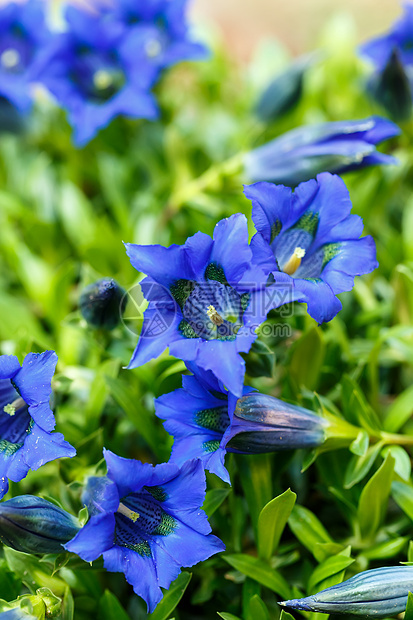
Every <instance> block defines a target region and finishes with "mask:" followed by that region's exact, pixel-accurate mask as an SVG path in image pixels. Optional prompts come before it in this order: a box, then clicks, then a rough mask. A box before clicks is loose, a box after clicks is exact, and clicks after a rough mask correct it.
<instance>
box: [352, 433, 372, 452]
mask: <svg viewBox="0 0 413 620" xmlns="http://www.w3.org/2000/svg"><path fill="white" fill-rule="evenodd" d="M369 440H370V438H369V434H368V432H367V431H366V430H364V429H361V430H360V432H359V434H358V435H357V437H356V439H355V440H354V441H353V442H352V443H351V444H350V448H349V450H350V452H352V453H353V454H357V456H364V455H365V454H366V452H367V449H368V447H369Z"/></svg>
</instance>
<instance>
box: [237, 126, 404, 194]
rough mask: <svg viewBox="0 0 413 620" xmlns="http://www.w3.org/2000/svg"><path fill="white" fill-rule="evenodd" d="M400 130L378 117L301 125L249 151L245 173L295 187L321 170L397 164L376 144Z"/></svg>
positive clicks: (253, 177)
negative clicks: (377, 148) (381, 151)
mask: <svg viewBox="0 0 413 620" xmlns="http://www.w3.org/2000/svg"><path fill="white" fill-rule="evenodd" d="M399 133H400V130H399V128H398V127H397V125H395V124H394V123H392V122H391V121H389V120H387V119H384V118H381V117H379V116H371V117H370V118H365V119H362V120H357V121H337V122H332V123H318V124H316V125H304V126H302V127H297V128H296V129H293V130H292V131H288V132H287V133H285V134H283V135H282V136H279V137H278V138H275V140H271V141H270V142H267V143H266V144H263V145H262V146H259V147H258V148H256V149H254V150H253V151H250V152H248V153H247V154H246V155H245V157H244V165H245V172H246V175H247V177H248V178H249V179H250V180H251V181H270V182H272V183H281V184H283V185H287V186H289V187H294V186H296V185H298V184H299V183H301V182H302V181H308V180H309V179H313V178H314V177H316V176H317V174H319V173H321V172H332V173H335V174H342V173H343V172H350V171H351V170H357V169H359V168H364V167H366V166H375V165H380V164H396V163H397V160H396V159H395V158H394V157H391V156H390V155H385V154H384V153H379V152H378V151H377V150H376V148H375V145H376V144H378V143H379V142H382V141H383V140H388V139H389V138H392V137H393V136H397V135H398V134H399Z"/></svg>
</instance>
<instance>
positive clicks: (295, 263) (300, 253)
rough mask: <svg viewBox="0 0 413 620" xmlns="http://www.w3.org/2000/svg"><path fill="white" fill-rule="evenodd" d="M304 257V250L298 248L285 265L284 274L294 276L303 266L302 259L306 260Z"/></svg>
mask: <svg viewBox="0 0 413 620" xmlns="http://www.w3.org/2000/svg"><path fill="white" fill-rule="evenodd" d="M304 256H305V250H304V248H300V247H299V246H297V247H296V248H295V250H294V252H293V253H292V254H291V256H290V258H289V259H288V261H287V262H286V263H285V265H284V267H283V268H282V270H283V271H284V273H288V275H289V276H292V275H293V274H294V273H295V272H296V271H297V269H298V268H299V266H300V265H301V259H302V258H304Z"/></svg>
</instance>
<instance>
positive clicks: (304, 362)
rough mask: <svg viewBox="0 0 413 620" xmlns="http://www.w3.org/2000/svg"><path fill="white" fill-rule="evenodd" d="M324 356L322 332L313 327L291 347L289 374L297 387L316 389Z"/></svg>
mask: <svg viewBox="0 0 413 620" xmlns="http://www.w3.org/2000/svg"><path fill="white" fill-rule="evenodd" d="M324 356H325V343H324V338H323V332H322V331H321V329H320V328H319V327H314V328H313V329H310V330H309V331H308V332H306V333H305V334H304V335H303V336H302V337H301V338H300V339H299V340H298V341H297V342H296V343H295V344H294V345H293V349H292V356H291V362H290V373H291V376H292V378H293V379H295V381H296V382H297V385H298V386H300V387H301V386H305V387H307V388H308V389H309V390H315V389H316V387H317V385H318V381H319V377H320V373H321V366H322V364H323V361H324Z"/></svg>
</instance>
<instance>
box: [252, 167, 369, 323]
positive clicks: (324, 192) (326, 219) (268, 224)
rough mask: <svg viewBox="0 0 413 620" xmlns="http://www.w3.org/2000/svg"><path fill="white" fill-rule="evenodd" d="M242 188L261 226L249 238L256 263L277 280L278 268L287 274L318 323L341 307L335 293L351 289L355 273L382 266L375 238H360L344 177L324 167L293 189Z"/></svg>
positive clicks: (359, 223) (265, 185)
mask: <svg viewBox="0 0 413 620" xmlns="http://www.w3.org/2000/svg"><path fill="white" fill-rule="evenodd" d="M244 193H245V195H246V197H247V198H249V199H250V200H251V201H252V205H253V208H252V219H253V221H254V224H255V227H256V229H257V231H258V232H257V234H256V235H255V236H254V237H253V239H252V241H251V247H252V248H253V251H254V257H255V260H256V262H258V263H259V264H260V265H261V266H262V267H263V268H264V269H265V270H266V271H267V273H273V274H274V277H275V279H277V277H278V275H279V272H283V273H284V274H286V275H287V277H289V278H290V280H291V286H293V287H294V290H295V296H296V298H299V301H303V302H306V303H307V306H308V312H309V314H310V315H311V316H312V317H313V318H314V319H316V321H318V322H319V323H322V322H323V321H330V320H331V319H332V318H333V317H334V316H335V315H336V314H337V312H338V311H339V310H340V309H341V302H340V301H339V300H338V299H337V297H336V295H337V294H338V293H342V292H343V291H350V290H351V289H352V288H353V286H354V277H355V276H359V275H363V274H366V273H370V272H371V271H373V270H374V269H376V267H377V266H378V263H377V260H376V247H375V243H374V240H373V238H372V237H371V236H370V235H369V236H366V237H362V238H360V236H361V234H362V232H363V220H362V219H361V218H360V217H359V216H358V215H353V214H350V211H351V208H352V205H351V201H350V197H349V194H348V190H347V188H346V186H345V184H344V182H343V180H342V179H341V178H340V177H338V176H336V175H332V174H330V173H328V172H324V173H323V174H319V175H318V176H317V179H313V180H311V181H307V182H306V183H301V184H300V185H299V186H298V187H297V188H296V189H295V191H294V192H293V191H292V189H291V188H289V187H284V186H283V185H273V184H271V183H255V184H254V185H247V186H245V190H244ZM270 288H271V287H270ZM269 290H270V289H269Z"/></svg>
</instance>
